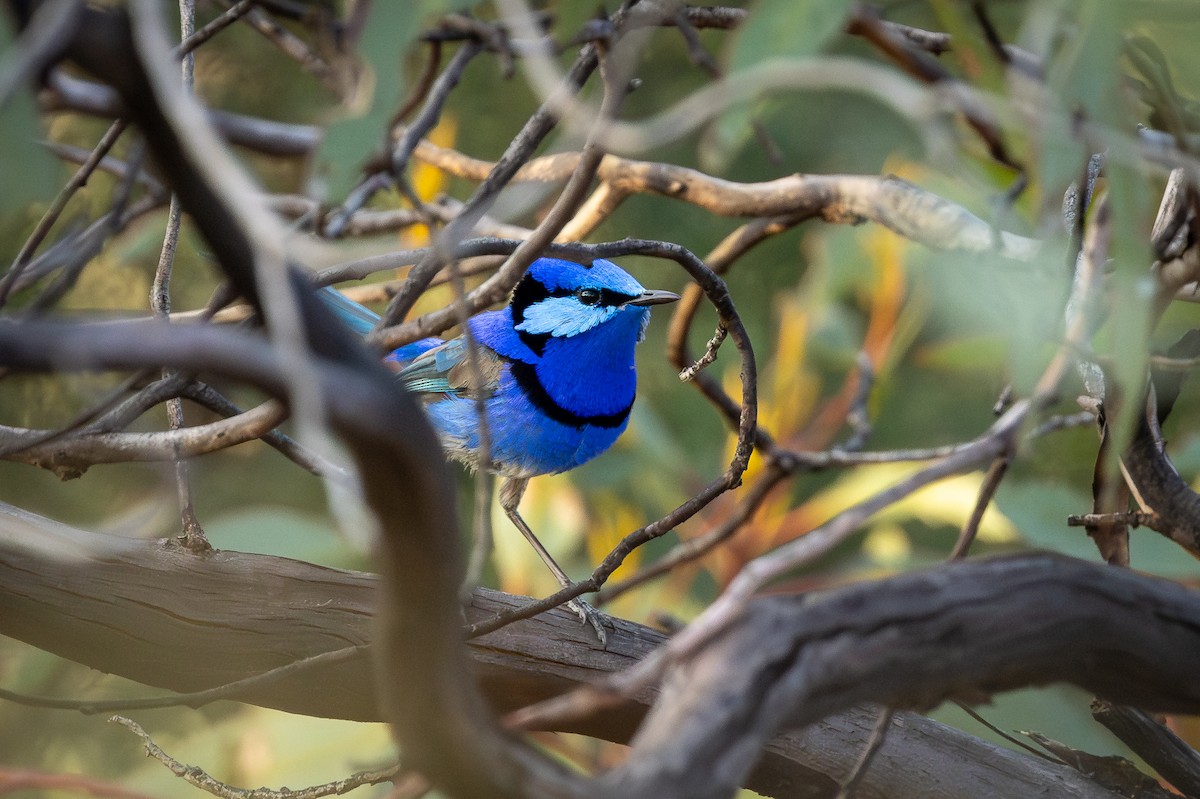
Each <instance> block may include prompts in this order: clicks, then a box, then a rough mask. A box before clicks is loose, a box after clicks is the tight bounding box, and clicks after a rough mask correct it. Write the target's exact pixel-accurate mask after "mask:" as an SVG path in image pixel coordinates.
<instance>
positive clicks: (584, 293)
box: [575, 289, 600, 305]
mask: <svg viewBox="0 0 1200 799" xmlns="http://www.w3.org/2000/svg"><path fill="white" fill-rule="evenodd" d="M575 296H576V297H578V298H579V301H580V302H582V303H583V304H584V305H596V304H597V303H599V302H600V290H599V289H580V290H579V291H577V292H576V293H575Z"/></svg>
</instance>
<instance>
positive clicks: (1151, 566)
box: [996, 480, 1200, 580]
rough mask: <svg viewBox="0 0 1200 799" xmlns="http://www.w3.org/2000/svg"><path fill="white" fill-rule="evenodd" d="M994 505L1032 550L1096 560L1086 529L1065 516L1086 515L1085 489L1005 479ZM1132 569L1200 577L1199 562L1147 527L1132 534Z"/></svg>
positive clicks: (1171, 576) (1089, 503) (1087, 499)
mask: <svg viewBox="0 0 1200 799" xmlns="http://www.w3.org/2000/svg"><path fill="white" fill-rule="evenodd" d="M996 507H997V509H999V511H1000V512H1001V513H1003V514H1004V515H1005V516H1007V517H1008V518H1009V520H1010V521H1012V523H1013V525H1014V526H1015V527H1016V528H1017V531H1018V532H1019V533H1020V534H1021V537H1022V538H1023V539H1024V540H1025V541H1026V542H1027V543H1028V544H1030V545H1031V546H1034V547H1038V548H1040V549H1048V550H1051V551H1053V552H1061V553H1062V554H1064V555H1070V556H1072V557H1076V558H1082V559H1083V560H1090V561H1098V560H1099V559H1100V555H1099V553H1098V552H1097V550H1096V545H1095V544H1093V543H1092V540H1091V539H1090V538H1088V535H1087V533H1086V532H1084V530H1083V528H1082V527H1067V516H1068V515H1070V514H1073V513H1087V512H1089V511H1090V510H1091V508H1092V500H1091V497H1090V496H1088V495H1087V494H1086V493H1085V492H1084V490H1083V489H1082V488H1078V489H1075V488H1070V487H1067V486H1063V485H1054V484H1050V483H1042V482H1037V483H1035V482H1017V481H1013V480H1007V481H1005V482H1004V483H1002V484H1001V486H1000V490H999V491H998V492H997V494H996ZM1129 549H1130V565H1132V566H1133V568H1135V569H1137V570H1138V571H1139V572H1148V573H1150V574H1157V575H1158V576H1160V577H1166V578H1169V579H1176V580H1179V579H1188V580H1195V579H1197V578H1200V564H1198V563H1197V562H1196V560H1195V559H1194V558H1192V557H1191V556H1190V555H1188V554H1187V553H1186V552H1184V551H1183V550H1182V549H1180V547H1179V546H1178V545H1176V544H1174V543H1172V542H1171V541H1169V540H1167V539H1166V538H1164V537H1163V536H1162V535H1160V534H1158V533H1156V532H1154V531H1153V530H1149V529H1146V528H1139V529H1136V530H1131V531H1130V536H1129Z"/></svg>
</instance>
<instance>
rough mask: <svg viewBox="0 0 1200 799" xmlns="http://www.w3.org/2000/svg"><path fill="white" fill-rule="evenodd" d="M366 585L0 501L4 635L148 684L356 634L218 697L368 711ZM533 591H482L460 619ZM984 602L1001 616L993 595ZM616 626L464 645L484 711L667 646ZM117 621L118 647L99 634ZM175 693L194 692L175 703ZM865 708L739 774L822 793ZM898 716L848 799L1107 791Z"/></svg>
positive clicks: (253, 664)
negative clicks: (599, 642) (99, 528)
mask: <svg viewBox="0 0 1200 799" xmlns="http://www.w3.org/2000/svg"><path fill="white" fill-rule="evenodd" d="M1155 585H1157V584H1155ZM377 587H378V580H377V578H375V577H374V576H372V575H367V574H361V573H356V572H347V571H342V570H337V569H329V568H324V567H321V566H316V565H313V564H308V563H303V562H300V561H294V560H289V559H286V558H279V557H272V556H267V555H250V554H242V553H236V552H220V551H218V552H214V553H212V554H211V555H208V556H204V557H196V556H193V555H190V554H189V553H187V552H185V551H184V550H183V549H182V548H180V547H178V546H177V545H174V544H172V543H171V542H169V541H166V540H158V541H154V540H151V541H140V540H131V539H120V538H114V537H111V536H102V535H97V534H95V533H88V532H85V531H82V530H78V529H75V528H71V527H68V526H66V525H62V524H59V523H57V522H52V521H50V520H48V519H45V518H42V517H38V516H35V515H33V514H30V513H28V512H25V511H22V510H20V509H17V508H14V507H12V506H9V505H0V634H4V635H8V636H11V637H14V638H17V639H19V640H22V641H26V642H28V643H30V644H32V645H34V646H38V647H41V648H43V649H46V650H48V651H51V652H55V653H57V654H59V655H61V656H63V657H66V658H68V659H71V660H75V661H77V662H80V663H84V664H85V665H88V666H91V667H92V668H96V669H99V670H101V671H106V672H110V673H114V674H118V675H121V676H123V677H127V678H129V679H132V680H136V681H138V682H142V683H144V684H146V685H150V686H156V687H159V688H166V689H170V690H174V691H181V692H192V691H200V690H205V689H213V688H217V687H218V686H221V685H225V684H228V683H230V682H233V681H234V680H238V679H244V678H246V677H249V676H252V675H255V674H260V673H262V672H264V671H267V670H269V669H271V668H274V667H278V666H281V665H286V664H288V663H292V662H295V661H298V660H303V659H304V658H306V657H308V658H311V657H312V656H315V655H320V654H322V653H326V652H332V651H337V650H340V649H344V648H345V647H347V646H348V645H350V646H356V645H361V646H362V648H361V649H359V650H356V651H354V653H353V656H351V657H347V658H344V659H338V660H328V659H327V660H323V661H316V662H314V664H313V665H312V666H311V667H310V668H308V669H302V670H295V671H291V672H287V673H285V674H284V675H282V676H281V677H280V678H279V679H278V680H277V681H275V682H269V683H266V684H258V685H256V686H254V687H252V688H248V689H246V690H244V691H240V692H231V693H229V694H227V695H226V696H225V698H228V699H234V700H237V701H243V702H248V703H251V704H258V705H262V706H266V707H273V708H278V709H282V710H286V711H288V712H292V713H301V714H306V715H315V716H323V717H331V718H349V719H356V720H362V721H377V720H379V719H380V718H381V707H380V704H379V701H378V697H377V696H376V693H375V691H374V689H373V683H372V680H371V678H370V669H371V655H370V646H371V642H372V640H373V632H372V616H373V613H374V607H375V605H376V602H377V601H378V599H377ZM527 601H528V600H525V599H524V598H521V597H513V596H508V595H505V594H500V593H498V592H494V591H489V590H485V589H480V590H477V591H476V592H475V595H474V599H473V602H472V605H471V607H469V608H467V618H468V620H471V621H475V620H481V619H483V618H487V617H488V616H491V615H494V614H496V613H500V612H504V611H507V610H510V609H512V608H513V607H516V606H518V605H520V604H522V603H524V602H527ZM1064 610H1065V611H1066V612H1070V611H1069V609H1065V608H1064ZM994 613H995V614H996V615H997V616H998V617H1000V616H1002V615H1003V613H1004V609H1003V607H996V608H994ZM613 622H614V627H613V629H612V630H611V631H610V633H609V642H608V647H607V648H606V649H604V650H601V649H599V648H598V647H597V646H596V642H595V639H594V637H592V636H591V635H590V634H589V633H588V632H587V630H586V629H585V628H582V627H580V625H579V624H578V620H577V619H576V618H575V616H574V615H572V614H571V613H570V612H568V611H563V610H555V611H551V612H549V613H545V614H542V615H540V616H538V617H536V618H534V619H529V620H525V621H520V622H517V623H515V624H513V625H510V626H508V627H505V628H504V629H502V630H499V631H496V632H493V633H489V634H488V635H486V636H482V637H480V638H478V639H476V640H475V641H473V642H472V643H471V645H470V653H471V657H472V661H473V670H474V672H475V674H476V675H477V677H478V679H479V680H480V684H481V686H482V689H483V691H484V693H485V695H486V696H487V697H488V698H489V701H490V702H491V703H492V706H493V708H494V709H495V710H496V711H498V712H509V711H512V710H515V709H517V708H519V707H521V706H524V705H526V704H529V703H532V702H538V701H542V700H545V699H548V698H550V697H552V696H555V695H557V694H560V693H562V692H563V691H566V690H569V689H571V688H573V687H578V686H582V685H588V684H590V683H591V682H592V681H593V680H594V679H595V678H596V676H598V675H603V674H609V673H614V672H617V671H620V670H623V669H625V668H627V667H628V666H630V665H632V664H633V663H635V662H637V661H638V660H639V659H641V658H643V657H645V656H646V655H647V654H649V653H650V652H651V651H653V649H654V648H655V647H657V646H658V645H659V644H661V643H662V642H663V640H664V639H663V636H662V635H661V634H660V633H657V632H655V631H653V630H650V629H647V628H645V627H641V626H639V625H635V624H632V623H630V622H626V621H624V620H621V619H614V620H613ZM114 631H117V634H119V635H121V636H122V641H123V642H124V643H123V645H122V646H119V647H114V646H112V645H111V642H112V636H113V635H114ZM982 634H984V633H983V632H981V635H982ZM653 697H654V694H653V692H645V693H642V694H639V695H637V696H634V697H630V698H628V699H625V700H622V701H621V702H619V703H617V704H615V705H612V706H610V707H608V708H606V709H605V710H604V712H602V713H597V714H594V715H591V716H588V717H586V718H579V719H571V720H568V721H566V722H565V723H563V724H561V725H554V727H553V728H555V729H561V730H569V731H574V732H579V733H583V734H586V735H591V736H594V737H599V738H603V739H606V740H613V741H619V742H628V741H629V740H630V738H631V736H632V735H633V733H634V731H635V730H636V728H637V725H638V723H639V722H640V720H641V719H642V717H643V716H644V714H645V712H646V708H647V706H648V705H649V703H650V701H652V699H653ZM180 704H190V703H189V702H188V701H187V698H186V697H181V698H180ZM106 712H107V711H106ZM874 718H875V713H874V712H873V711H872V710H870V709H868V708H858V709H851V710H849V711H847V712H845V713H838V714H834V715H832V716H829V717H828V718H826V719H824V720H823V721H821V722H820V723H818V724H814V725H812V726H809V727H807V728H806V729H804V730H803V731H796V732H788V733H784V734H782V735H779V736H777V737H775V738H773V739H771V740H770V741H769V742H768V743H767V745H766V748H765V751H764V754H763V758H762V760H761V761H760V762H759V764H758V766H757V767H755V769H754V770H753V771H752V772H751V773H750V774H749V776H748V777H747V778H746V780H745V783H746V785H747V786H748V787H751V788H753V789H755V790H757V791H759V792H760V793H763V794H765V795H770V796H788V795H793V796H794V795H796V794H795V793H794V792H795V790H796V786H798V785H804V786H807V793H805V794H804V795H806V796H811V797H813V799H819V798H820V797H833V796H834V795H835V794H836V792H837V786H838V783H839V781H840V780H842V779H844V778H845V776H846V775H847V774H849V772H850V770H851V769H852V768H853V765H854V761H855V758H856V756H857V753H858V752H859V751H860V750H861V747H862V745H863V744H865V742H866V740H867V737H868V735H869V733H870V729H871V726H872V724H873V722H874ZM897 718H898V723H896V724H894V725H893V729H892V730H891V731H890V733H889V735H888V738H887V741H886V743H885V744H884V746H883V748H882V749H881V751H880V752H879V754H878V756H877V757H876V758H875V760H874V762H873V764H872V767H871V769H870V770H868V771H867V772H866V774H865V776H864V781H863V783H862V784H861V785H860V787H859V796H862V797H872V796H885V795H886V796H893V797H904V796H912V797H918V796H920V797H933V798H934V799H939V798H944V799H949V798H950V797H958V796H963V795H974V796H996V797H1014V798H1015V797H1026V796H1029V795H1030V793H1031V792H1032V791H1033V789H1034V788H1033V786H1041V788H1039V789H1046V786H1053V789H1052V790H1053V792H1054V794H1055V795H1058V796H1067V797H1089V799H1090V798H1092V797H1095V799H1101V798H1103V799H1112V795H1111V794H1109V793H1108V792H1107V791H1104V790H1102V789H1101V788H1099V787H1098V786H1096V785H1095V784H1093V783H1091V782H1089V781H1088V780H1087V779H1086V778H1084V777H1082V776H1081V775H1079V774H1077V773H1075V772H1072V771H1071V770H1069V769H1065V768H1062V767H1058V766H1054V765H1052V764H1049V763H1047V762H1046V761H1042V760H1038V759H1035V758H1032V757H1029V756H1028V755H1024V754H1017V753H1014V752H1011V751H1008V750H1003V749H999V748H996V747H994V746H992V745H990V744H985V743H983V742H982V741H979V740H978V739H975V738H972V737H971V736H968V735H965V734H964V733H961V732H957V731H955V730H952V729H951V728H948V727H945V726H944V725H941V724H938V723H936V722H932V721H929V720H928V719H924V718H922V717H920V716H915V715H912V714H908V713H901V714H898V717H897ZM920 764H928V766H927V767H923V766H921V765H920Z"/></svg>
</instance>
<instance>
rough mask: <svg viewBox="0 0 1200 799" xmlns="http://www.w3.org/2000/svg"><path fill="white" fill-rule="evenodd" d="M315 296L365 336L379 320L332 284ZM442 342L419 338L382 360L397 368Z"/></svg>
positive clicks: (373, 313) (351, 327) (344, 321)
mask: <svg viewBox="0 0 1200 799" xmlns="http://www.w3.org/2000/svg"><path fill="white" fill-rule="evenodd" d="M317 296H318V297H320V298H321V302H323V303H325V307H326V308H328V309H329V310H331V311H333V313H334V314H335V315H336V316H337V318H338V319H341V320H342V322H343V323H344V324H345V325H346V326H347V327H349V328H350V329H351V330H353V331H354V332H355V333H357V334H359V335H360V336H365V335H367V334H368V333H370V332H371V331H372V330H374V329H375V324H376V323H377V322H378V321H379V314H377V313H375V312H374V311H372V310H371V309H370V308H366V307H364V306H362V305H359V304H358V303H357V302H355V301H354V300H352V299H350V298H349V297H347V296H345V295H344V294H342V293H341V292H340V291H338V290H337V289H335V288H333V287H332V286H326V287H325V288H322V289H317ZM444 343H445V342H443V341H442V340H441V339H440V338H434V337H430V338H423V339H419V340H417V341H414V342H413V343H411V344H405V345H404V346H403V347H400V348H399V349H397V350H393V351H392V352H390V353H388V354H387V355H386V356H384V359H383V360H384V361H385V362H388V363H390V364H392V365H393V367H394V368H396V369H399V368H401V367H403V366H406V365H407V364H409V363H410V362H411V361H412V360H413V359H414V358H416V357H417V356H418V355H420V354H421V353H423V352H426V351H427V350H431V349H433V348H434V347H436V346H438V345H440V344H444Z"/></svg>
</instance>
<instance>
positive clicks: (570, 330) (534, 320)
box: [517, 297, 620, 337]
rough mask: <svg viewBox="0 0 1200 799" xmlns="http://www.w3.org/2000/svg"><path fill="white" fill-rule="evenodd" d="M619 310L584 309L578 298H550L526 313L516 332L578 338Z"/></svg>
mask: <svg viewBox="0 0 1200 799" xmlns="http://www.w3.org/2000/svg"><path fill="white" fill-rule="evenodd" d="M619 310H620V309H618V308H613V307H611V306H610V307H606V306H602V305H584V304H583V303H581V302H580V301H579V300H577V299H576V298H575V297H550V298H548V299H544V300H542V301H541V302H538V303H534V304H533V305H530V306H529V307H528V308H526V309H525V319H524V320H522V322H521V324H519V325H517V330H521V331H523V332H525V333H533V334H535V335H541V334H547V333H548V334H549V335H551V336H563V337H566V336H575V335H578V334H580V333H583V332H584V331H587V330H591V329H592V328H593V327H595V326H596V325H598V324H600V323H601V322H604V321H606V320H608V319H611V318H612V317H613V315H615V314H616V313H617V312H618V311H619Z"/></svg>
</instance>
